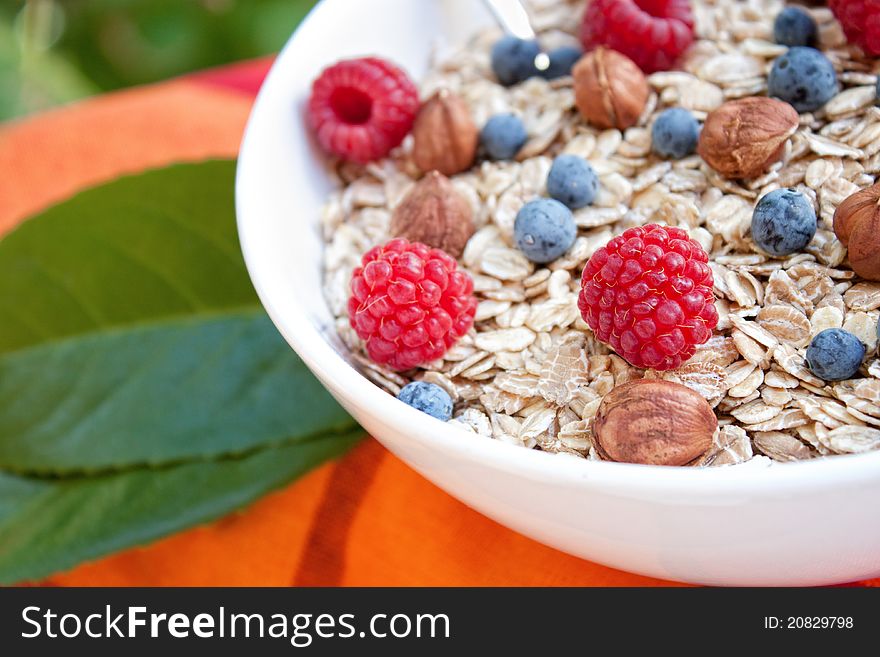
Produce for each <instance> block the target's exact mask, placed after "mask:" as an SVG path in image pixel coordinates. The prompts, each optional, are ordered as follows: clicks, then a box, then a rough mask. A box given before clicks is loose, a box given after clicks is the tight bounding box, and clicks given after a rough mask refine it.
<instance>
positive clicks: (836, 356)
mask: <svg viewBox="0 0 880 657" xmlns="http://www.w3.org/2000/svg"><path fill="white" fill-rule="evenodd" d="M864 357H865V345H864V344H862V341H861V340H859V339H858V338H857V337H856V336H854V335H853V334H852V333H850V332H849V331H844V330H843V329H839V328H830V329H825V330H824V331H821V332H820V333H818V334H817V335H816V337H814V338H813V341H812V342H810V346H809V347H807V365H809V367H810V371H811V372H812V373H813V374H815V375H816V376H818V377H819V378H820V379H824V380H825V381H843V380H844V379H851V378H853V377H854V376H855V375H856V373H858V371H859V367H860V366H861V364H862V359H864Z"/></svg>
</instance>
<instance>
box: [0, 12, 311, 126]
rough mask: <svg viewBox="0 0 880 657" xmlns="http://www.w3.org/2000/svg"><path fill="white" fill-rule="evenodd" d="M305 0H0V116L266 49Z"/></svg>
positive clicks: (278, 40)
mask: <svg viewBox="0 0 880 657" xmlns="http://www.w3.org/2000/svg"><path fill="white" fill-rule="evenodd" d="M314 3H315V0H0V120H4V119H9V118H12V117H16V116H22V115H25V114H29V113H32V112H35V111H39V110H42V109H46V108H48V107H52V106H53V105H57V104H60V103H65V102H68V101H71V100H75V99H77V98H82V97H84V96H88V95H91V94H95V93H100V92H102V91H107V90H111V89H119V88H122V87H128V86H131V85H136V84H144V83H149V82H155V81H157V80H163V79H166V78H169V77H173V76H176V75H181V74H183V73H187V72H189V71H195V70H199V69H203V68H209V67H212V66H219V65H221V64H225V63H228V62H233V61H237V60H241V59H249V58H253V57H258V56H261V55H266V54H269V53H273V52H276V51H277V50H278V49H279V48H280V47H281V46H282V45H283V44H284V42H285V41H286V39H287V37H288V36H289V35H290V32H291V31H292V30H293V28H294V27H295V26H296V24H297V23H298V22H299V21H300V20H301V19H302V17H303V16H305V14H306V13H307V12H308V11H309V9H311V7H312V5H313V4H314Z"/></svg>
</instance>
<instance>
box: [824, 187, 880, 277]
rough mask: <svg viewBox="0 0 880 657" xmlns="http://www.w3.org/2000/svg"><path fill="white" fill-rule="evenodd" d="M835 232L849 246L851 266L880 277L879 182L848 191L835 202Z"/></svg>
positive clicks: (869, 274)
mask: <svg viewBox="0 0 880 657" xmlns="http://www.w3.org/2000/svg"><path fill="white" fill-rule="evenodd" d="M834 234H835V235H837V239H839V240H840V241H841V242H842V243H843V245H844V246H846V247H848V248H849V264H850V266H851V267H852V270H853V271H854V272H855V273H857V274H858V275H859V276H861V277H862V278H866V279H868V280H869V281H880V184H876V185H872V186H871V187H866V188H865V189H862V190H860V191H858V192H856V193H855V194H851V195H850V196H848V197H847V198H846V199H844V201H843V202H842V203H841V204H840V205H839V206H837V210H836V211H835V212H834Z"/></svg>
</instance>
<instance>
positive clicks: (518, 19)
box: [483, 0, 550, 71]
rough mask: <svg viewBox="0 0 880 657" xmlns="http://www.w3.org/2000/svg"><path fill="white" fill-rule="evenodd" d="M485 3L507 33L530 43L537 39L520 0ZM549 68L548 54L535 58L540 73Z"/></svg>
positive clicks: (489, 1) (492, 0) (496, 0)
mask: <svg viewBox="0 0 880 657" xmlns="http://www.w3.org/2000/svg"><path fill="white" fill-rule="evenodd" d="M483 1H484V2H485V3H486V6H487V7H488V8H489V10H490V11H491V12H492V14H493V15H494V16H495V19H496V20H497V21H498V24H499V25H501V27H502V28H503V29H504V31H505V32H507V33H508V34H512V35H513V36H515V37H517V38H519V39H526V40H529V41H533V40H534V39H535V30H534V29H532V24H531V23H530V22H529V14H528V12H526V9H525V7H523V4H522V2H520V0H483ZM549 67H550V57H548V56H547V53H544V52H542V53H539V54H538V55H537V56H536V57H535V68H536V69H538V70H539V71H546V70H547V69H548V68H549Z"/></svg>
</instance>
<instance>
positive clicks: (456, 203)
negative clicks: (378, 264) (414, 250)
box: [391, 171, 474, 258]
mask: <svg viewBox="0 0 880 657" xmlns="http://www.w3.org/2000/svg"><path fill="white" fill-rule="evenodd" d="M391 234H392V235H394V236H395V237H405V238H406V239H408V240H410V241H411V242H422V243H423V244H427V245H428V246H433V247H436V248H438V249H443V250H444V251H446V253H448V254H449V255H451V256H452V257H453V258H457V257H459V256H460V255H461V253H462V251H464V247H465V244H467V241H468V240H469V239H470V238H471V235H473V234H474V218H473V211H472V210H471V206H470V204H469V203H468V202H467V200H466V199H465V198H464V197H463V196H462V195H461V194H460V193H459V192H458V191H457V190H456V189H455V187H454V186H453V184H452V182H451V181H450V180H449V178H447V177H446V176H444V175H443V174H442V173H440V172H438V171H432V172H431V173H429V174H428V175H426V176H425V177H424V178H422V179H421V180H420V181H419V182H417V183H416V184H415V186H414V187H413V188H412V189H411V190H410V191H409V193H408V194H407V195H406V197H404V199H403V200H402V201H401V202H400V204H399V205H398V206H397V207H396V208H395V209H394V214H393V215H392V216H391Z"/></svg>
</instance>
